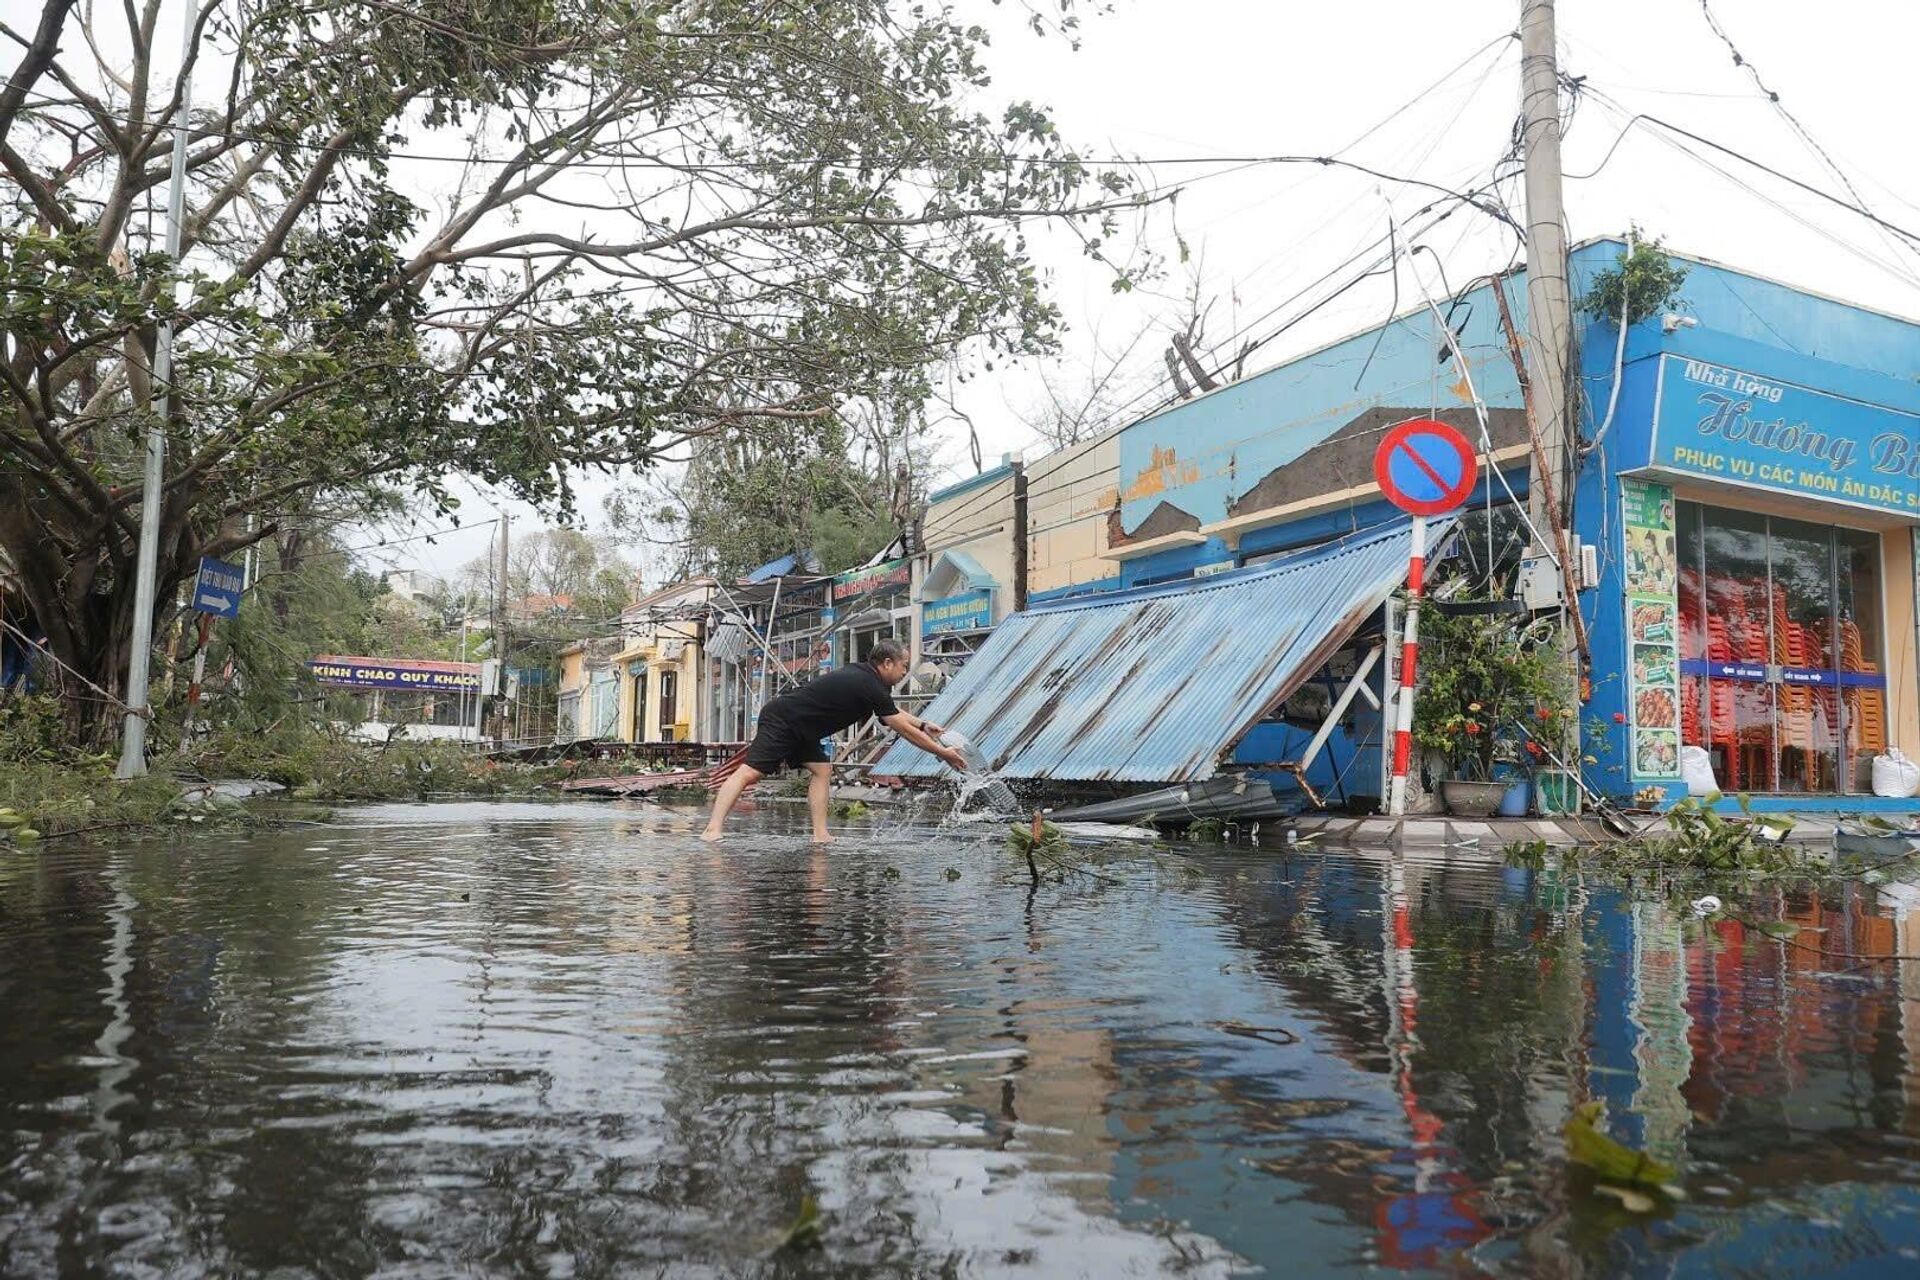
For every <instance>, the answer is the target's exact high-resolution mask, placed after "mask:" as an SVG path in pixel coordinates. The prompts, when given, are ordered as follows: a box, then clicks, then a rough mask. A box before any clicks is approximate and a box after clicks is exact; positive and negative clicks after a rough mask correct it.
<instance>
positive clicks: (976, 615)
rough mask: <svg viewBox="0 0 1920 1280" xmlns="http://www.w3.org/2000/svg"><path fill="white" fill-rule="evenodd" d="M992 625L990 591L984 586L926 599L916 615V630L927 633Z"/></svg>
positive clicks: (934, 633)
mask: <svg viewBox="0 0 1920 1280" xmlns="http://www.w3.org/2000/svg"><path fill="white" fill-rule="evenodd" d="M992 625H993V592H992V591H990V590H985V589H983V590H979V591H963V592H961V593H960V594H959V595H957V596H947V597H945V598H944V599H940V600H929V601H927V603H926V604H925V605H924V606H923V607H922V610H921V614H920V630H921V632H922V634H925V635H930V636H931V635H937V634H939V633H940V632H942V631H978V630H981V629H982V628H984V627H990V626H992Z"/></svg>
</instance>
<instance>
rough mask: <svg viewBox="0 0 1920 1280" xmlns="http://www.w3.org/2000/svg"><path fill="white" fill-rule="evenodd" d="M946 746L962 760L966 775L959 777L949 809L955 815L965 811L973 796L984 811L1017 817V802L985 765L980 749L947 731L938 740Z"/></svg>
mask: <svg viewBox="0 0 1920 1280" xmlns="http://www.w3.org/2000/svg"><path fill="white" fill-rule="evenodd" d="M941 741H943V742H945V743H946V744H947V745H948V746H950V747H952V748H953V749H954V750H955V751H958V752H959V753H960V754H961V755H963V756H965V757H966V760H967V769H966V772H965V773H963V774H961V775H960V786H959V794H958V795H957V796H955V797H954V802H953V807H954V811H955V812H956V813H957V812H959V811H960V810H962V809H965V808H966V807H967V805H968V803H969V802H970V801H972V800H973V798H974V797H975V796H978V797H980V799H981V801H982V802H983V805H984V807H985V808H987V809H988V810H990V811H991V812H993V813H997V814H1004V813H1017V812H1018V811H1019V809H1020V801H1019V799H1018V798H1016V797H1015V796H1014V794H1013V789H1012V788H1011V787H1009V786H1008V785H1007V784H1006V783H1005V782H1002V781H1001V780H1000V778H999V777H997V776H996V775H995V774H994V772H993V769H992V767H991V766H990V765H989V764H988V763H987V757H986V754H985V753H984V752H982V751H981V750H980V748H978V747H976V746H974V745H973V743H971V742H969V741H968V740H967V736H966V735H965V734H963V733H961V732H959V731H958V730H955V729H949V730H947V731H946V733H945V735H944V736H943V737H942V738H941Z"/></svg>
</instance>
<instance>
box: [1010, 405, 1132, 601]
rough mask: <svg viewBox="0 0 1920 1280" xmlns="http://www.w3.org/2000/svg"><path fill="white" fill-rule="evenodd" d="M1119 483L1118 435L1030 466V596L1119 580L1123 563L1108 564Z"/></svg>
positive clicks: (1028, 543) (1028, 567)
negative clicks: (1109, 525) (1109, 521)
mask: <svg viewBox="0 0 1920 1280" xmlns="http://www.w3.org/2000/svg"><path fill="white" fill-rule="evenodd" d="M1119 480H1120V437H1119V434H1118V433H1117V432H1115V433H1110V434H1108V435H1105V436H1102V437H1100V438H1099V439H1097V440H1090V441H1088V442H1087V443H1085V444H1078V445H1074V446H1072V447H1071V448H1067V449H1061V450H1059V451H1058V452H1055V453H1051V454H1048V455H1047V456H1046V457H1044V458H1041V459H1039V460H1038V461H1035V462H1031V463H1029V464H1027V530H1028V540H1027V590H1028V591H1029V592H1031V593H1033V594H1036V595H1037V594H1039V593H1041V592H1045V591H1057V590H1059V589H1060V588H1062V587H1071V586H1078V585H1079V584H1081V583H1083V582H1098V581H1101V580H1102V579H1106V578H1114V577H1117V576H1119V573H1120V562H1119V561H1117V560H1109V559H1106V558H1105V555H1106V552H1107V546H1108V544H1107V517H1108V515H1109V514H1110V513H1111V512H1113V511H1114V510H1115V508H1116V506H1117V504H1118V503H1119V500H1120V494H1119Z"/></svg>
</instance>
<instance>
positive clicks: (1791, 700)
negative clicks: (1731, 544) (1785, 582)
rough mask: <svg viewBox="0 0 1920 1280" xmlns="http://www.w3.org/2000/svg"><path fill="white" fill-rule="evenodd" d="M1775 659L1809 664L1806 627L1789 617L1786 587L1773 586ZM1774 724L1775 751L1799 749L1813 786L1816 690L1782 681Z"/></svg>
mask: <svg viewBox="0 0 1920 1280" xmlns="http://www.w3.org/2000/svg"><path fill="white" fill-rule="evenodd" d="M1772 606H1773V660H1774V661H1775V662H1777V663H1779V664H1780V665H1781V666H1783V667H1808V666H1812V665H1814V664H1813V663H1811V662H1809V661H1808V653H1807V632H1806V628H1804V627H1802V626H1801V625H1800V624H1799V623H1797V622H1795V621H1793V619H1791V618H1790V617H1788V616H1787V589H1786V588H1785V587H1781V586H1776V587H1774V589H1773V599H1772ZM1775 696H1776V699H1777V701H1776V702H1775V707H1776V708H1777V711H1776V715H1775V718H1774V723H1775V726H1776V732H1777V733H1778V735H1779V739H1778V743H1777V745H1776V748H1775V749H1776V750H1777V751H1779V753H1780V758H1781V760H1782V761H1784V760H1785V759H1786V755H1787V752H1789V751H1794V752H1798V753H1799V756H1800V777H1801V780H1802V782H1803V784H1804V785H1806V786H1809V787H1810V786H1812V785H1813V783H1814V779H1815V770H1816V769H1817V767H1818V762H1817V761H1816V760H1815V758H1814V757H1815V752H1814V724H1813V720H1814V704H1815V702H1816V701H1818V697H1817V695H1816V694H1815V693H1814V691H1813V690H1812V689H1810V688H1808V687H1807V686H1805V685H1797V684H1783V685H1781V686H1780V688H1779V690H1778V691H1777V693H1776V695H1775Z"/></svg>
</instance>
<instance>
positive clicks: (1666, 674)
mask: <svg viewBox="0 0 1920 1280" xmlns="http://www.w3.org/2000/svg"><path fill="white" fill-rule="evenodd" d="M1620 502H1621V508H1622V510H1621V521H1620V523H1621V525H1622V526H1623V527H1624V536H1625V539H1626V546H1625V548H1624V553H1625V561H1624V562H1625V565H1626V575H1625V576H1626V587H1627V590H1626V597H1627V605H1626V608H1627V647H1628V650H1629V654H1628V657H1629V661H1628V663H1627V718H1628V725H1629V726H1630V727H1629V729H1628V732H1629V734H1630V735H1631V740H1630V741H1629V742H1628V743H1627V759H1628V762H1629V765H1630V766H1631V769H1632V772H1633V777H1634V780H1635V781H1636V782H1667V781H1671V780H1672V779H1674V778H1677V777H1679V776H1680V680H1679V676H1680V669H1681V666H1680V624H1679V619H1680V581H1679V576H1678V573H1679V563H1680V562H1679V560H1678V558H1677V554H1676V552H1677V549H1676V547H1675V546H1674V536H1673V531H1674V520H1673V490H1672V489H1669V488H1668V487H1667V486H1666V485H1663V484H1649V483H1647V482H1646V481H1642V480H1622V481H1621V482H1620Z"/></svg>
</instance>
